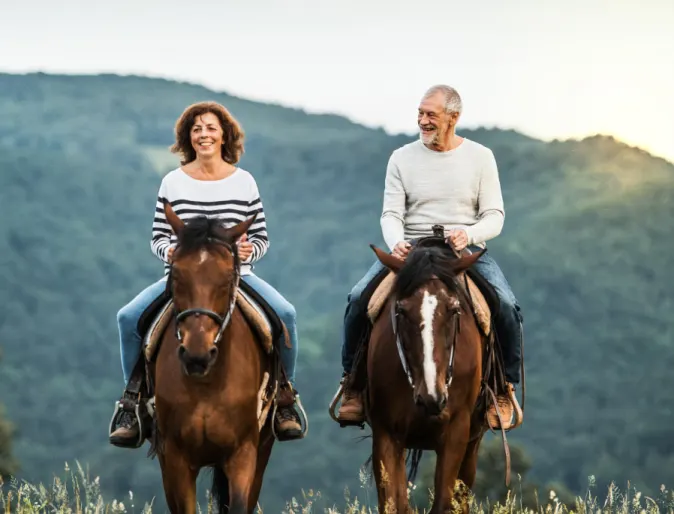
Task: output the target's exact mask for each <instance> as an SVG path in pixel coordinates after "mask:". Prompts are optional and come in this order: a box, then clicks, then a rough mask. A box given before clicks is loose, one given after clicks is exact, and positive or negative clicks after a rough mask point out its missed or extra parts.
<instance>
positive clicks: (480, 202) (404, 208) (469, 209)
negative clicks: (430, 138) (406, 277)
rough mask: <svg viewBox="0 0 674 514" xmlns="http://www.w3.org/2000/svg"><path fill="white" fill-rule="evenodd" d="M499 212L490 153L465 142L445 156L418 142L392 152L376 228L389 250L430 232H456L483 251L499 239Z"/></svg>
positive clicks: (497, 185)
mask: <svg viewBox="0 0 674 514" xmlns="http://www.w3.org/2000/svg"><path fill="white" fill-rule="evenodd" d="M504 217H505V209H504V207H503V197H502V194H501V184H500V181H499V176H498V169H497V166H496V159H495V158H494V154H493V153H492V151H491V150H490V149H489V148H487V147H485V146H483V145H481V144H479V143H477V142H475V141H471V140H470V139H467V138H464V140H463V141H462V142H461V144H460V145H459V146H458V147H457V148H455V149H453V150H449V151H446V152H436V151H433V150H431V149H429V148H427V147H426V146H425V145H424V144H423V143H422V142H421V141H420V140H416V141H414V142H411V143H408V144H406V145H404V146H402V147H401V148H398V149H397V150H395V151H394V152H393V153H392V154H391V157H390V159H389V162H388V167H387V170H386V182H385V189H384V205H383V211H382V215H381V228H382V233H383V236H384V240H385V241H386V244H387V245H388V246H389V248H391V249H393V247H394V246H395V244H396V243H398V242H400V241H403V240H405V241H409V240H410V239H414V238H417V237H422V236H430V235H432V233H433V232H432V229H431V227H432V226H433V225H435V224H439V225H443V226H444V227H445V229H452V228H462V229H464V230H465V231H466V234H468V241H469V243H468V244H475V245H478V246H480V247H483V248H484V247H485V246H486V244H485V243H486V241H488V240H489V239H492V238H494V237H496V236H497V235H499V234H500V232H501V230H502V228H503V222H504Z"/></svg>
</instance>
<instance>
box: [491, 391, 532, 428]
mask: <svg viewBox="0 0 674 514" xmlns="http://www.w3.org/2000/svg"><path fill="white" fill-rule="evenodd" d="M507 391H508V392H507V393H506V394H501V395H498V396H497V397H496V403H497V404H498V414H497V412H496V407H495V406H494V404H493V403H491V404H490V405H489V409H487V423H489V427H490V428H491V429H492V430H500V429H501V428H503V430H512V429H513V428H517V427H518V426H520V425H521V424H522V421H523V414H522V409H521V407H520V404H519V402H518V401H517V396H516V395H515V388H514V387H513V385H512V384H507ZM499 414H500V416H501V420H500V421H499Z"/></svg>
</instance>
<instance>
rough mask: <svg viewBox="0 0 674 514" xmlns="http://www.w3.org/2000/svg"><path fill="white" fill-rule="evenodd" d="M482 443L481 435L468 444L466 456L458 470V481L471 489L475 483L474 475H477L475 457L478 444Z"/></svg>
mask: <svg viewBox="0 0 674 514" xmlns="http://www.w3.org/2000/svg"><path fill="white" fill-rule="evenodd" d="M481 442H482V435H480V436H478V437H477V438H475V440H474V441H471V442H469V443H468V446H467V448H466V454H465V455H464V457H463V462H462V463H461V469H459V477H458V478H459V480H461V481H462V482H463V483H464V484H466V486H467V487H468V488H470V489H472V487H473V484H474V483H475V474H476V473H477V455H478V452H479V450H480V443H481Z"/></svg>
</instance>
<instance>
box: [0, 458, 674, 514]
mask: <svg viewBox="0 0 674 514" xmlns="http://www.w3.org/2000/svg"><path fill="white" fill-rule="evenodd" d="M76 468H77V469H76V470H72V469H71V468H70V467H69V466H68V464H66V466H65V472H66V476H65V478H59V477H54V480H53V482H52V484H51V487H50V488H47V487H45V486H44V485H42V484H40V485H37V486H36V485H33V484H30V483H27V482H20V481H18V480H16V479H12V480H10V481H9V482H3V481H2V479H1V478H0V512H4V513H5V514H9V513H17V514H32V513H67V514H103V513H105V514H117V513H136V512H138V513H140V514H151V513H152V504H151V503H150V504H147V503H146V504H145V505H143V506H142V507H139V506H136V505H135V504H134V499H133V493H132V492H131V491H129V496H128V498H126V499H124V500H113V501H112V502H110V503H106V502H105V501H104V499H103V496H102V494H101V490H100V482H99V478H98V477H96V478H94V479H93V480H92V479H91V477H90V476H89V474H88V473H87V472H85V471H84V470H83V468H82V467H81V465H80V464H79V463H77V466H76ZM520 480H521V479H520ZM360 481H361V487H362V488H363V489H364V490H365V501H364V502H363V501H362V500H361V499H359V498H358V497H357V496H353V497H352V496H351V492H350V491H349V490H348V489H346V490H345V492H344V504H343V505H341V506H338V505H334V504H333V505H327V504H326V502H325V501H324V499H323V497H322V496H321V493H320V492H315V491H313V490H309V491H302V497H301V498H299V499H298V498H292V499H290V500H289V501H288V502H287V503H286V507H285V509H284V510H283V511H282V513H281V514H314V513H320V512H322V513H324V514H377V505H376V501H374V500H373V499H372V498H373V497H376V494H374V492H371V491H369V489H370V487H371V486H368V484H369V483H370V480H369V477H368V476H367V474H366V473H364V472H361V474H360ZM593 489H595V480H594V477H589V487H588V491H587V493H586V494H585V495H584V496H578V497H576V498H575V500H574V501H573V502H572V504H563V503H562V502H561V501H560V499H559V498H558V497H557V495H556V494H555V492H554V491H549V492H548V496H547V498H545V499H544V500H541V501H539V498H538V497H536V506H535V507H526V506H525V505H523V504H522V501H521V495H518V494H516V493H512V490H511V492H510V493H508V496H507V498H505V499H504V500H503V501H498V502H494V503H491V502H489V500H486V501H477V500H476V498H475V497H474V496H473V495H472V494H471V493H470V491H469V490H468V489H467V488H466V487H465V486H464V485H463V484H462V483H460V482H459V483H458V484H457V487H456V488H455V492H456V498H457V501H458V502H461V503H463V504H464V505H467V506H468V511H469V512H470V514H487V513H494V514H520V513H526V514H564V513H578V514H614V513H615V514H642V513H647V514H651V513H663V514H665V513H666V514H674V492H672V491H669V490H668V489H667V488H666V487H665V486H664V485H663V486H661V488H660V495H659V496H658V497H657V498H650V497H647V496H643V495H642V494H641V493H640V492H639V491H637V490H636V489H635V488H633V487H632V486H630V484H629V483H628V484H627V487H626V488H625V490H621V489H619V488H618V487H617V486H616V485H615V484H614V483H611V484H610V486H609V487H608V490H607V491H606V494H605V496H603V497H602V498H600V497H599V496H595V495H594V494H593V493H592V490H593ZM413 493H414V494H413ZM511 493H512V494H511ZM412 494H413V496H412ZM408 496H410V497H418V493H416V492H414V486H412V484H410V486H409V488H408ZM432 499H433V491H432V490H429V491H428V497H427V498H426V501H425V502H424V503H426V504H430V502H431V501H432ZM458 506H459V504H458V503H457V504H456V507H458ZM197 512H199V513H203V512H207V513H211V512H213V507H212V505H211V504H210V499H209V498H208V497H207V498H205V501H204V503H203V504H202V505H198V506H197ZM258 512H259V514H263V513H264V509H263V508H262V507H260V508H259V509H258ZM426 513H427V509H426V508H425V507H419V506H413V510H412V514H426Z"/></svg>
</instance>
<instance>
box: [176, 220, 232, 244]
mask: <svg viewBox="0 0 674 514" xmlns="http://www.w3.org/2000/svg"><path fill="white" fill-rule="evenodd" d="M215 239H217V240H218V241H224V242H225V243H227V244H229V245H231V246H232V250H233V251H236V245H235V244H234V243H235V241H234V240H233V239H232V238H231V237H228V236H227V233H226V232H225V229H224V227H223V226H222V220H219V219H217V218H207V217H206V216H197V217H195V218H191V219H189V220H188V221H187V222H186V223H185V226H184V228H183V230H182V231H181V232H180V234H179V235H178V242H179V244H180V246H181V248H182V249H183V251H187V252H190V251H195V250H200V249H201V248H205V247H208V246H211V245H213V244H216V242H215V241H214V240H215Z"/></svg>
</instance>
